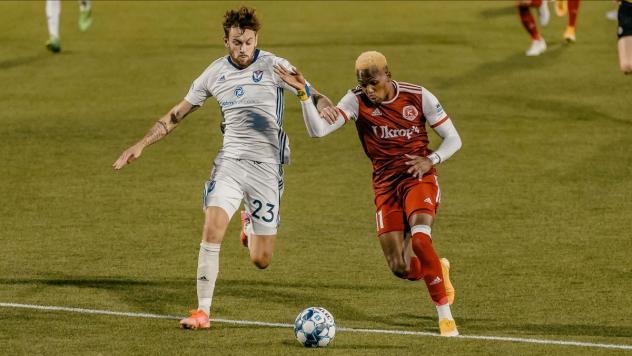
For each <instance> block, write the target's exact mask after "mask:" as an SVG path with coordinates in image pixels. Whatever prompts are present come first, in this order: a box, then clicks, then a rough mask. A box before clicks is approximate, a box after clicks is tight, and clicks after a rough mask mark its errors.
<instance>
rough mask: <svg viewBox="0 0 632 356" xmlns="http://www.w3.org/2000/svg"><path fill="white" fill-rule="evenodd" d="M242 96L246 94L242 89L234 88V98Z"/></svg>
mask: <svg viewBox="0 0 632 356" xmlns="http://www.w3.org/2000/svg"><path fill="white" fill-rule="evenodd" d="M244 94H246V92H245V91H244V88H243V87H237V88H235V96H236V97H238V98H241V97H242V96H244Z"/></svg>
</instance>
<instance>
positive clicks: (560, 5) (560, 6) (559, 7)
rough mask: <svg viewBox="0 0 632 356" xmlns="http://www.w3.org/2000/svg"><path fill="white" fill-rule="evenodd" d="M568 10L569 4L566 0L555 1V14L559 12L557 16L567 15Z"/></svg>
mask: <svg viewBox="0 0 632 356" xmlns="http://www.w3.org/2000/svg"><path fill="white" fill-rule="evenodd" d="M567 12H568V4H567V3H566V0H557V1H556V2H555V14H557V16H559V17H562V16H565V15H566V13H567Z"/></svg>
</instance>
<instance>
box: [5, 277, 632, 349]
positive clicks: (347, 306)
mask: <svg viewBox="0 0 632 356" xmlns="http://www.w3.org/2000/svg"><path fill="white" fill-rule="evenodd" d="M220 281H221V283H218V286H217V289H216V293H215V294H216V296H224V297H226V296H229V297H237V298H244V299H253V300H258V301H261V300H265V303H268V304H270V303H272V304H282V305H283V306H285V307H287V308H294V309H296V310H299V309H300V308H303V307H305V306H306V305H305V304H306V303H309V302H312V301H315V299H317V302H318V303H319V304H320V305H324V306H335V310H336V311H335V314H336V317H337V318H339V320H341V319H342V320H353V322H354V324H355V325H363V324H364V325H366V324H367V323H370V324H371V325H373V326H371V327H373V328H393V329H394V328H405V329H413V330H417V331H429V332H435V331H436V329H437V322H436V320H435V317H434V315H432V316H425V315H415V314H410V313H394V314H390V315H373V314H370V313H368V312H367V310H366V309H365V308H363V307H362V306H358V305H357V303H356V301H355V300H354V298H353V295H354V293H353V292H357V293H355V294H360V293H366V292H374V293H375V296H376V298H378V297H379V296H380V293H379V291H380V289H388V287H380V286H373V285H366V284H364V285H362V284H355V283H349V284H330V285H327V286H324V285H323V286H318V289H319V293H318V295H317V296H315V294H314V288H315V287H309V286H306V284H305V283H300V282H272V281H260V280H245V279H233V280H220ZM0 285H40V286H54V287H79V288H92V289H105V290H109V291H113V292H115V293H117V294H119V295H120V296H122V297H124V298H125V299H126V300H128V301H129V302H130V303H132V304H136V305H138V306H139V307H140V308H141V309H147V308H149V307H151V310H152V312H154V313H169V312H171V311H170V310H161V307H160V304H162V301H173V300H182V298H188V297H190V295H191V293H194V290H195V282H194V281H191V280H188V279H187V280H136V279H131V278H87V277H86V278H59V277H57V278H48V279H43V278H34V279H12V278H3V279H0ZM344 291H351V292H352V293H346V294H345V293H344ZM341 295H343V296H342V297H341ZM456 319H457V322H458V324H459V327H460V328H461V330H462V332H463V334H486V333H489V334H493V335H511V334H516V335H523V336H524V335H534V336H535V335H539V336H540V335H548V336H598V337H624V338H629V337H632V326H624V325H620V326H604V325H601V324H596V323H595V324H562V323H553V324H550V323H549V324H533V323H523V324H507V323H504V321H503V320H502V319H501V320H495V319H491V318H489V319H478V318H460V317H458V315H456ZM340 326H346V327H353V326H354V325H340ZM231 327H243V326H231ZM358 327H359V326H358ZM362 327H365V326H362ZM347 347H348V348H353V347H354V346H347Z"/></svg>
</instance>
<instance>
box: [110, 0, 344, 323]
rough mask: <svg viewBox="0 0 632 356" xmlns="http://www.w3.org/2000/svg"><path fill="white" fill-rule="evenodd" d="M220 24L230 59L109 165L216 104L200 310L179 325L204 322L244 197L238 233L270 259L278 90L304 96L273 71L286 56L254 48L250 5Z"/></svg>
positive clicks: (277, 174) (253, 252)
mask: <svg viewBox="0 0 632 356" xmlns="http://www.w3.org/2000/svg"><path fill="white" fill-rule="evenodd" d="M223 26H224V35H225V37H224V44H225V47H226V48H227V49H228V56H225V57H221V58H219V59H217V60H216V61H215V62H213V63H212V64H211V65H210V66H209V67H208V68H206V70H205V71H204V72H203V73H202V74H201V75H200V76H199V77H198V78H197V79H195V81H193V85H192V86H191V89H189V92H188V94H187V95H186V97H185V98H184V100H183V101H181V102H180V103H179V104H178V105H176V106H175V107H173V109H171V110H170V111H169V112H168V113H167V114H166V115H164V116H163V117H161V118H160V119H159V120H158V122H157V123H156V124H155V125H154V126H153V127H152V128H151V129H150V130H149V132H148V133H147V134H146V135H145V137H144V138H143V139H142V140H140V141H139V142H138V143H136V144H135V145H133V146H132V147H130V148H128V149H127V150H126V151H125V152H123V153H122V154H121V156H120V157H119V158H118V160H117V161H116V162H115V163H114V164H113V166H114V168H115V169H121V168H122V167H124V166H125V165H126V164H128V163H130V162H132V161H133V160H135V159H136V158H138V157H139V156H140V155H141V153H142V151H143V149H144V148H145V147H147V146H149V145H151V144H152V143H154V142H156V141H158V140H160V139H161V138H163V137H165V136H166V135H167V134H168V133H169V132H171V131H172V130H173V129H175V127H176V126H177V125H178V124H179V123H180V122H181V121H182V120H183V119H184V118H185V117H186V116H187V115H188V114H189V113H191V112H193V111H195V110H196V109H197V108H199V107H200V106H202V105H203V103H204V101H205V100H206V99H208V98H209V97H211V96H213V97H215V99H216V100H217V102H218V103H219V105H220V108H221V111H222V116H223V121H222V124H221V129H222V132H223V134H224V144H223V147H222V148H221V150H220V151H219V153H218V155H217V156H216V158H215V161H214V167H213V171H212V173H211V178H210V179H209V180H208V182H206V184H205V187H204V192H203V209H204V212H205V222H204V230H203V235H202V243H201V244H200V252H199V255H198V268H197V295H198V308H197V309H196V310H192V311H191V315H190V316H189V317H187V318H185V319H182V320H181V321H180V326H181V327H183V328H185V329H206V328H209V327H210V320H209V314H210V309H211V303H212V298H213V290H214V288H215V281H216V279H217V274H218V270H219V252H220V246H221V243H222V241H223V239H224V234H225V232H226V229H227V227H228V223H229V222H230V219H231V217H232V216H233V214H234V213H235V212H236V211H237V209H238V208H239V205H240V203H241V201H242V200H243V201H244V206H245V210H246V212H247V215H246V216H245V219H243V220H242V223H243V225H244V229H243V230H244V231H243V232H242V234H243V235H244V236H245V237H246V239H247V242H246V245H247V246H248V249H249V251H250V258H251V260H252V262H253V263H254V264H255V265H256V266H257V267H258V268H261V269H264V268H266V267H267V266H268V265H269V264H270V261H271V259H272V253H273V250H274V243H275V240H276V234H277V227H278V225H279V205H280V204H279V203H280V199H281V195H282V193H283V168H282V167H283V165H284V164H287V163H289V160H290V148H289V139H288V137H287V135H286V134H285V132H283V128H282V126H283V119H284V118H283V111H284V98H283V92H284V90H285V89H287V90H290V91H291V92H293V93H294V94H297V95H298V96H299V97H302V98H305V97H307V96H309V94H308V93H305V92H303V91H300V90H299V91H297V90H296V89H294V88H293V87H291V86H290V85H288V84H286V83H285V82H284V81H283V80H282V79H281V78H280V77H279V76H278V75H276V74H275V73H274V66H279V65H280V66H283V67H285V68H288V69H289V70H291V68H293V67H292V66H291V65H290V63H289V62H288V61H287V60H285V59H283V58H280V57H277V56H275V55H273V54H272V53H269V52H265V51H262V50H259V49H257V48H256V47H257V31H258V30H259V28H260V24H259V21H258V19H257V17H256V14H255V11H254V9H251V8H247V7H243V6H242V7H241V8H240V9H239V10H230V11H228V12H226V14H225V16H224V24H223ZM314 94H315V95H314ZM311 97H312V98H314V97H315V99H314V101H315V102H316V104H317V107H323V106H324V105H333V104H332V103H331V101H330V100H329V99H327V98H325V97H323V96H321V95H319V94H318V93H317V92H316V93H312V95H311ZM319 101H320V103H319Z"/></svg>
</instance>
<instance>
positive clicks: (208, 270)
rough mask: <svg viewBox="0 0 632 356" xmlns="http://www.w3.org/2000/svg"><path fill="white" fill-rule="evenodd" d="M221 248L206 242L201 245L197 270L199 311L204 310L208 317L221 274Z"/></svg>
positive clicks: (218, 245)
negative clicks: (216, 284)
mask: <svg viewBox="0 0 632 356" xmlns="http://www.w3.org/2000/svg"><path fill="white" fill-rule="evenodd" d="M220 246H221V245H220V244H213V243H209V242H206V241H202V243H201V244H200V253H199V255H198V268H197V296H198V309H199V310H203V311H204V312H205V313H206V314H207V315H210V314H211V303H212V302H213V291H214V290H215V281H216V280H217V274H218V273H219V248H220Z"/></svg>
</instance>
